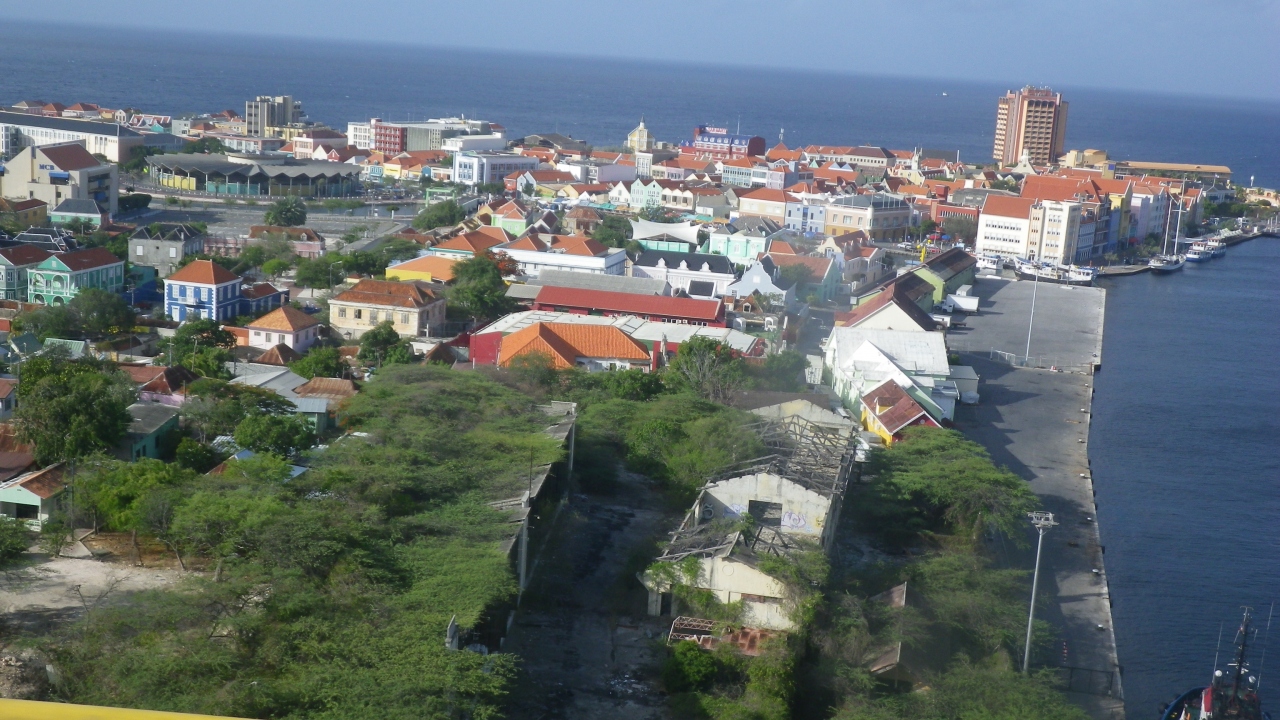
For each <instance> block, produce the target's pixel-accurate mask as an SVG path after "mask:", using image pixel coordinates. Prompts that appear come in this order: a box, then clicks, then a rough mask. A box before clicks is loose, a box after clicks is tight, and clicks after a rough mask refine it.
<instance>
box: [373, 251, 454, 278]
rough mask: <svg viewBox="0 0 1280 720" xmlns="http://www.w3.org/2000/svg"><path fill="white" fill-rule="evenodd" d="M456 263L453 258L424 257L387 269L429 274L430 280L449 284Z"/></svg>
mask: <svg viewBox="0 0 1280 720" xmlns="http://www.w3.org/2000/svg"><path fill="white" fill-rule="evenodd" d="M456 262H458V261H457V260H455V259H453V258H447V257H444V256H441V255H425V256H423V257H420V258H414V259H413V260H410V261H408V262H404V263H400V264H399V265H395V266H393V267H390V268H387V269H388V270H406V271H408V272H426V273H431V279H432V280H440V281H441V282H451V281H452V280H453V265H454V263H456Z"/></svg>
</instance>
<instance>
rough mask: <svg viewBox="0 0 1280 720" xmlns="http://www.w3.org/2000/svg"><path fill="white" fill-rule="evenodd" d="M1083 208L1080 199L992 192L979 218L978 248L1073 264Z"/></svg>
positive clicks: (982, 252) (985, 252)
mask: <svg viewBox="0 0 1280 720" xmlns="http://www.w3.org/2000/svg"><path fill="white" fill-rule="evenodd" d="M1081 209H1082V206H1081V204H1080V203H1076V202H1060V201H1057V200H1041V201H1036V200H1034V199H1032V198H1023V197H1006V196H1001V195H988V196H987V199H986V200H985V201H984V203H983V206H982V215H981V216H980V217H979V218H978V232H977V237H976V239H975V241H974V251H975V252H976V253H977V254H979V255H999V256H1001V257H1007V258H1025V259H1028V260H1042V261H1044V262H1050V263H1058V264H1070V263H1071V262H1073V261H1074V260H1075V255H1076V244H1077V243H1078V242H1079V239H1080V230H1081Z"/></svg>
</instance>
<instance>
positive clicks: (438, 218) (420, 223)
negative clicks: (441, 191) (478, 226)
mask: <svg viewBox="0 0 1280 720" xmlns="http://www.w3.org/2000/svg"><path fill="white" fill-rule="evenodd" d="M465 217H466V213H464V212H463V211H462V207H461V206H459V205H458V203H456V202H454V201H453V200H445V201H443V202H438V203H433V204H431V205H428V206H426V207H425V208H423V209H422V212H420V213H418V214H417V216H416V217H414V218H413V226H414V227H415V228H417V229H419V230H431V229H433V228H438V227H449V226H453V225H457V224H458V223H460V222H462V220H463V218H465Z"/></svg>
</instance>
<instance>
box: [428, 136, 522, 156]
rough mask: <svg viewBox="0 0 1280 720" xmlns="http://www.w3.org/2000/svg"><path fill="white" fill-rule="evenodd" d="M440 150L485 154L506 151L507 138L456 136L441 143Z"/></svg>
mask: <svg viewBox="0 0 1280 720" xmlns="http://www.w3.org/2000/svg"><path fill="white" fill-rule="evenodd" d="M440 149H441V150H444V151H445V152H455V153H456V152H467V151H475V152H485V151H493V150H506V149H507V138H506V137H505V136H503V135H501V134H499V133H494V134H491V135H458V136H456V137H451V138H449V139H448V140H445V141H444V142H442V143H441V145H440Z"/></svg>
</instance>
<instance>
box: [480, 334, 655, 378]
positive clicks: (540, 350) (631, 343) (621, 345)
mask: <svg viewBox="0 0 1280 720" xmlns="http://www.w3.org/2000/svg"><path fill="white" fill-rule="evenodd" d="M534 354H538V355H544V356H546V357H547V358H548V359H550V360H551V364H552V367H554V368H556V369H558V370H563V369H567V368H573V367H580V368H584V369H586V370H588V371H599V370H630V369H632V368H639V369H642V370H645V371H646V372H647V371H648V370H649V366H650V356H649V350H648V348H646V347H645V346H644V345H642V344H641V343H639V342H638V341H636V340H634V339H632V338H631V337H630V336H629V335H627V334H626V333H624V332H623V331H622V330H621V329H619V328H617V327H614V326H613V325H585V324H578V323H545V322H539V323H534V324H532V325H530V326H529V327H527V328H524V329H523V330H518V331H516V332H513V333H511V334H510V335H507V336H505V337H503V338H502V344H501V346H500V349H499V351H498V364H499V365H501V366H502V367H510V365H511V363H512V362H513V361H514V360H516V358H520V357H525V356H529V355H534Z"/></svg>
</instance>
